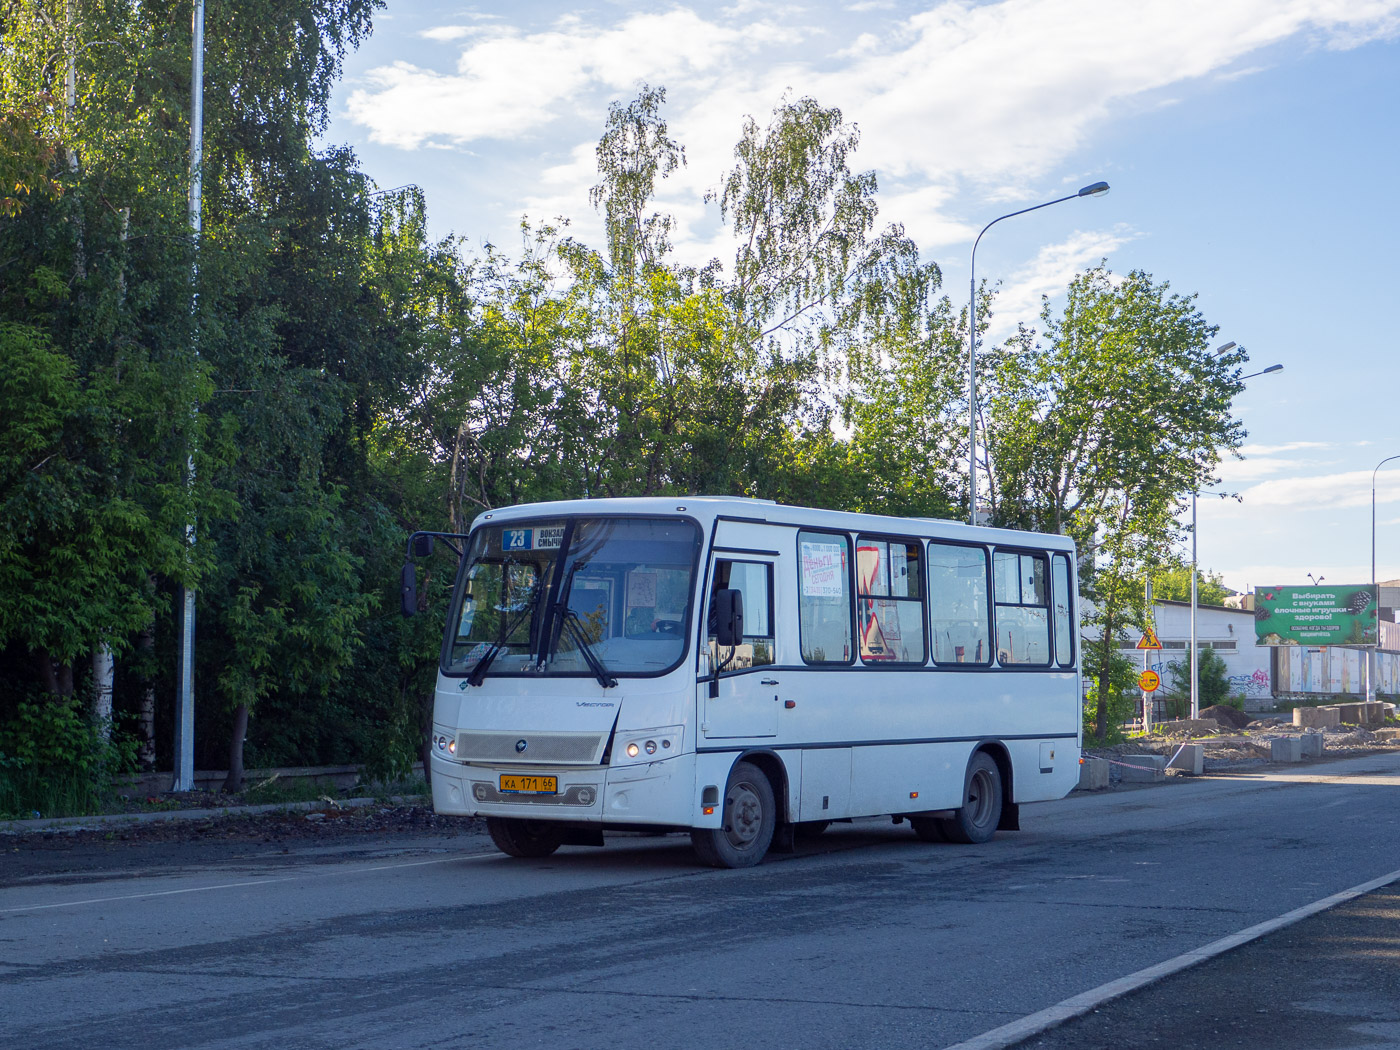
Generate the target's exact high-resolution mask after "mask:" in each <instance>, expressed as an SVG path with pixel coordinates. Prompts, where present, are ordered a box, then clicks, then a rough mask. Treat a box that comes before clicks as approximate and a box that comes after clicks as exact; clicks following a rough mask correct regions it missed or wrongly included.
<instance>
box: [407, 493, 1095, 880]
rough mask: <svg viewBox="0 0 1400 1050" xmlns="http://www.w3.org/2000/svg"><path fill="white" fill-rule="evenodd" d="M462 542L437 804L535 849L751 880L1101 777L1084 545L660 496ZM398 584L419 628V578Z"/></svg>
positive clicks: (564, 513) (489, 524)
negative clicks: (655, 843)
mask: <svg viewBox="0 0 1400 1050" xmlns="http://www.w3.org/2000/svg"><path fill="white" fill-rule="evenodd" d="M433 535H437V536H443V535H445V534H427V533H420V534H416V535H415V537H414V538H413V539H412V540H411V541H410V551H411V552H416V553H418V554H422V553H424V552H426V551H428V550H431V536H433ZM448 538H449V541H450V540H452V539H458V540H465V545H464V547H463V548H462V550H461V551H460V565H459V568H458V572H457V579H456V585H455V588H454V591H453V596H452V605H451V608H450V611H449V614H448V619H447V631H446V635H445V638H444V640H443V647H442V658H441V665H440V669H439V673H438V678H437V691H436V698H435V702H434V708H433V729H432V742H431V748H430V750H431V755H432V758H431V781H432V794H433V806H434V808H435V809H436V811H437V812H439V813H445V814H461V815H469V816H480V817H484V818H485V820H486V824H487V827H488V829H489V831H490V833H491V837H492V839H493V840H494V842H495V843H496V845H497V846H498V847H499V848H500V849H501V850H503V851H504V852H505V853H508V854H510V855H512V856H516V857H540V856H545V855H547V854H549V853H552V852H553V851H554V850H556V849H557V848H558V847H559V846H560V845H563V844H580V845H584V844H586V845H602V843H603V834H604V832H606V831H609V830H633V831H688V832H689V833H690V836H691V839H692V841H693V843H694V846H695V849H696V852H697V853H698V855H699V857H700V859H701V860H703V861H704V862H706V863H708V864H712V865H715V866H721V867H746V866H748V865H752V864H757V863H759V861H761V860H762V859H763V857H764V856H765V854H767V853H768V851H769V849H770V848H773V849H784V848H786V849H790V848H791V844H792V841H793V838H794V836H795V835H802V834H804V833H806V834H814V833H816V832H819V831H820V830H822V829H823V828H825V827H826V826H827V824H828V823H829V822H831V821H839V820H849V819H851V818H856V817H868V816H873V815H890V816H892V817H893V818H894V820H895V822H896V823H899V822H901V821H904V820H907V821H908V822H909V824H910V825H911V827H912V828H913V830H914V832H915V834H916V835H918V837H919V838H921V839H924V840H927V841H936V840H942V839H948V840H953V841H958V842H983V841H985V840H987V839H989V838H991V837H992V835H993V834H994V833H995V832H996V831H997V830H998V829H999V828H1000V829H1008V830H1014V829H1016V828H1018V827H1019V824H1018V819H1019V806H1020V804H1021V803H1023V802H1035V801H1041V800H1047V799H1055V798H1061V797H1063V796H1064V795H1066V794H1067V793H1068V792H1069V791H1070V790H1071V789H1072V788H1073V787H1074V786H1075V784H1076V783H1077V781H1078V776H1079V745H1080V734H1081V732H1082V729H1081V726H1082V721H1081V714H1080V703H1081V701H1080V697H1081V693H1080V682H1079V665H1078V649H1079V624H1078V610H1077V602H1076V593H1077V592H1076V578H1075V552H1074V545H1073V543H1072V541H1070V540H1069V539H1067V538H1065V537H1062V536H1046V535H1039V534H1034V533H1027V532H1017V531H1012V530H1005V529H989V528H975V527H972V526H968V525H962V524H959V523H956V522H951V521H939V520H932V519H908V518H896V517H885V516H881V515H872V514H849V513H842V512H838V511H829V510H812V509H806V508H801V507H788V506H780V505H778V504H775V503H772V502H768V501H761V500H751V499H739V498H717V497H684V498H674V497H671V498H654V497H653V498H645V499H591V500H577V501H568V502H556V503H541V504H534V505H527V506H519V507H511V508H508V509H504V510H493V511H490V512H488V513H485V514H482V515H481V516H480V517H479V518H478V519H477V520H476V522H475V523H474V524H473V527H472V530H471V532H470V534H468V535H466V536H460V537H448ZM454 549H456V548H455V545H454ZM403 587H404V611H405V612H406V613H407V612H410V611H411V610H413V609H414V608H416V604H417V602H416V597H415V588H414V568H413V564H412V562H411V561H410V562H409V563H406V564H405V567H404V584H403Z"/></svg>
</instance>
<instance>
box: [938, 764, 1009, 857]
mask: <svg viewBox="0 0 1400 1050" xmlns="http://www.w3.org/2000/svg"><path fill="white" fill-rule="evenodd" d="M1001 802H1002V792H1001V770H1000V769H998V768H997V764H996V762H994V761H993V760H992V756H991V755H989V754H987V753H986V752H985V751H979V752H977V754H975V755H973V756H972V761H971V762H969V763H968V766H967V787H966V788H964V790H963V804H962V805H961V806H959V807H958V808H957V809H956V810H954V811H953V815H952V816H951V817H949V818H947V819H946V820H942V821H940V822H939V825H940V829H941V830H942V832H943V834H944V836H946V837H947V839H948V841H949V842H963V843H976V842H986V841H987V840H988V839H990V838H991V837H992V836H993V835H995V834H996V830H997V825H998V824H999V823H1001Z"/></svg>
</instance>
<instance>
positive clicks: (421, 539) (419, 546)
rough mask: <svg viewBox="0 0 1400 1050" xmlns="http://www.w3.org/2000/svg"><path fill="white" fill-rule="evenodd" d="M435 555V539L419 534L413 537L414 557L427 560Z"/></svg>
mask: <svg viewBox="0 0 1400 1050" xmlns="http://www.w3.org/2000/svg"><path fill="white" fill-rule="evenodd" d="M432 553H433V538H432V537H431V536H425V535H422V534H419V535H417V536H414V537H413V556H414V557H415V558H426V557H427V556H428V555H429V554H432Z"/></svg>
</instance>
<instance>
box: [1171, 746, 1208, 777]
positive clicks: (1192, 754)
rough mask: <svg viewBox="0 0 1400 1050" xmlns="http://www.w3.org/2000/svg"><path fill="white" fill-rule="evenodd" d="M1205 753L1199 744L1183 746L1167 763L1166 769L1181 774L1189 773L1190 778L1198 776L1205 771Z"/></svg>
mask: <svg viewBox="0 0 1400 1050" xmlns="http://www.w3.org/2000/svg"><path fill="white" fill-rule="evenodd" d="M1205 759H1206V752H1205V748H1203V747H1202V746H1201V745H1200V744H1183V745H1182V746H1181V747H1180V748H1179V749H1178V750H1177V752H1176V753H1175V754H1173V755H1172V757H1171V760H1170V761H1169V762H1168V763H1167V768H1168V769H1179V770H1181V771H1182V772H1183V773H1190V774H1191V775H1192V776H1197V777H1198V776H1200V775H1201V773H1202V772H1203V771H1204V770H1205Z"/></svg>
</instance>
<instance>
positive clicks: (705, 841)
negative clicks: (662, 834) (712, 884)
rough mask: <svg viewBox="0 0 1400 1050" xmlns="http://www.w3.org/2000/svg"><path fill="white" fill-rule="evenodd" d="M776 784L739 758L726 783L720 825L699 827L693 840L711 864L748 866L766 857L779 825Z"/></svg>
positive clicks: (700, 856)
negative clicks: (774, 793)
mask: <svg viewBox="0 0 1400 1050" xmlns="http://www.w3.org/2000/svg"><path fill="white" fill-rule="evenodd" d="M777 823H778V820H777V805H776V803H775V802H774V799H773V785H771V784H770V783H768V778H767V777H766V776H764V775H763V770H761V769H759V768H758V767H757V766H755V765H754V764H753V763H751V762H736V763H734V768H733V769H731V770H730V771H729V780H728V781H727V782H726V784H725V786H724V814H723V820H722V826H721V827H718V828H696V829H695V830H693V831H691V833H690V841H691V843H692V844H693V845H694V846H695V852H696V854H697V855H698V856H699V858H700V860H701V862H702V863H704V864H708V865H710V867H712V868H749V867H752V866H753V865H755V864H757V863H759V862H760V861H761V860H763V857H764V855H765V854H766V853H767V852H768V847H769V846H770V845H771V844H772V842H773V830H774V829H775V828H776V827H777Z"/></svg>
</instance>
